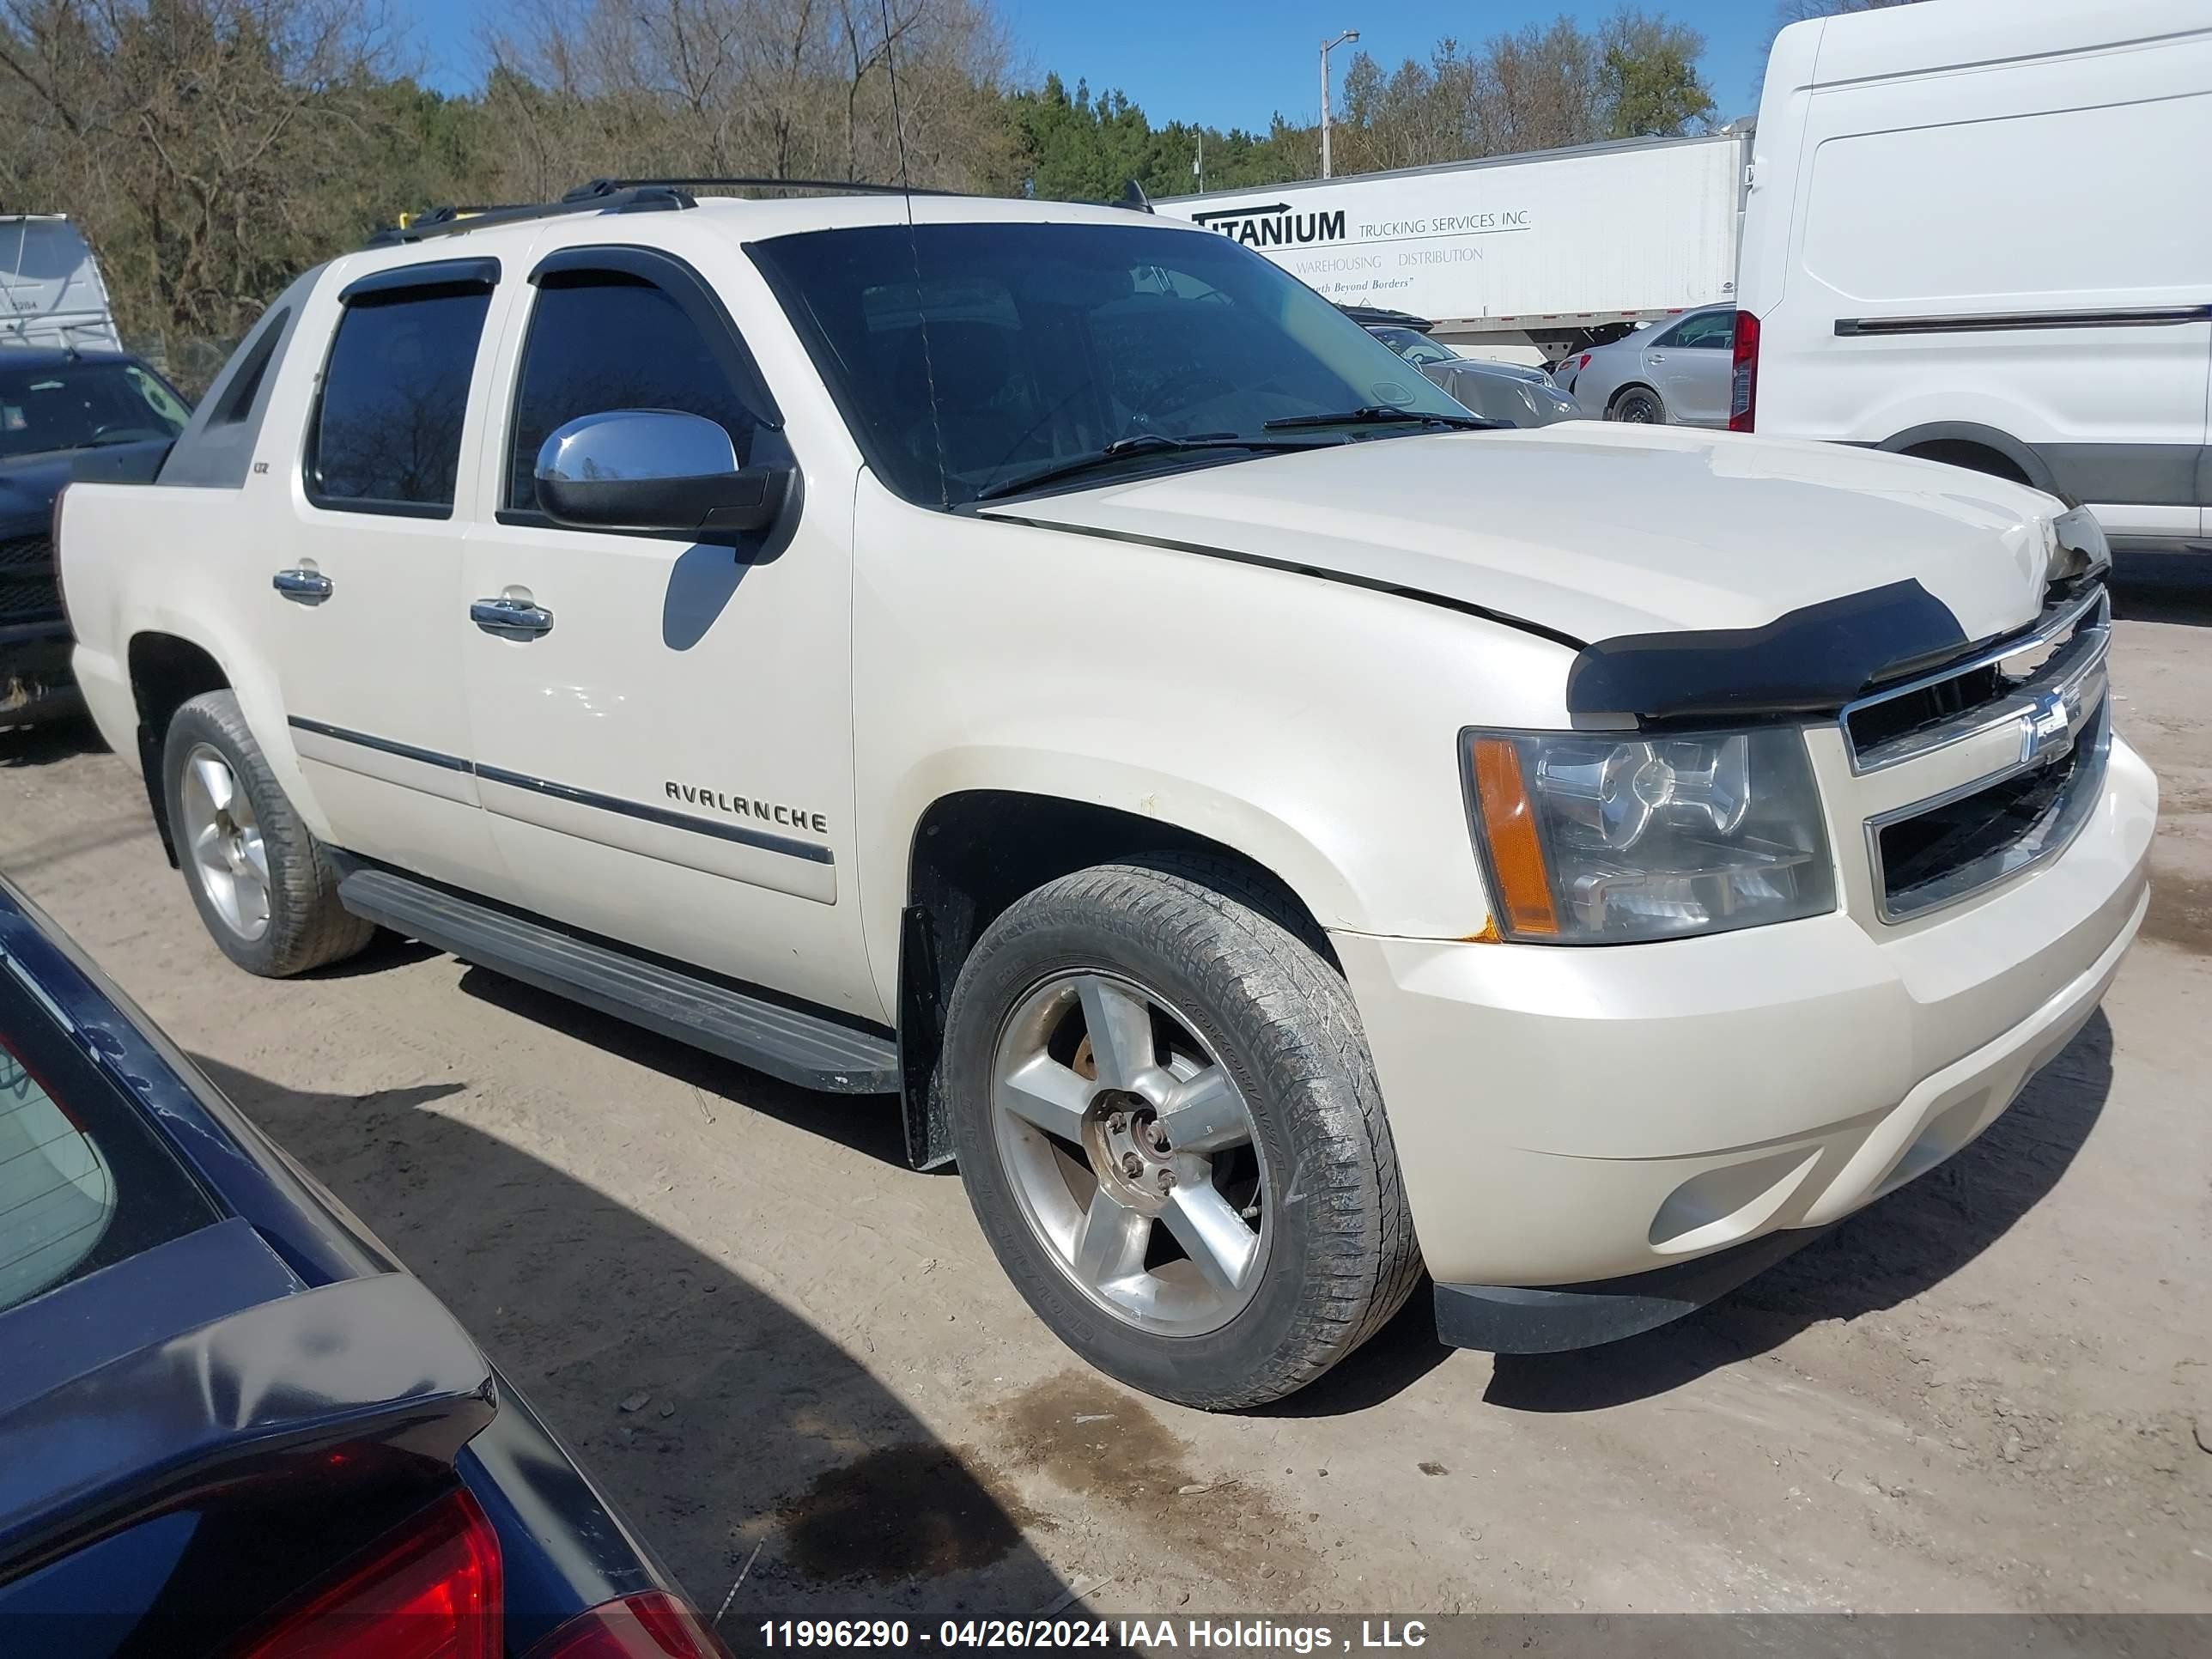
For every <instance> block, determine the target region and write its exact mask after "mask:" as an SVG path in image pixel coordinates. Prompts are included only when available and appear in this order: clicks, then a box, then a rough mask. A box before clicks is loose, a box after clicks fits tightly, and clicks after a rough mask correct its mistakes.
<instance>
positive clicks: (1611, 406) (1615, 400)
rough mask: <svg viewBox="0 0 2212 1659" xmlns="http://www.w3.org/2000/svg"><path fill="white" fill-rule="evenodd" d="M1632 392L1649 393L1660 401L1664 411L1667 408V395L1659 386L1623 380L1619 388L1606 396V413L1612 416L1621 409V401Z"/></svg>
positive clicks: (1647, 381)
mask: <svg viewBox="0 0 2212 1659" xmlns="http://www.w3.org/2000/svg"><path fill="white" fill-rule="evenodd" d="M1630 392H1647V393H1649V394H1650V396H1651V397H1653V398H1656V399H1657V400H1658V403H1659V407H1660V408H1661V409H1662V410H1664V409H1665V408H1666V407H1667V398H1666V394H1665V393H1664V392H1661V391H1660V390H1659V388H1658V387H1657V386H1654V385H1652V384H1651V382H1650V381H1649V380H1623V381H1622V382H1621V383H1620V385H1619V386H1615V387H1613V390H1612V391H1611V392H1608V393H1607V395H1606V400H1605V412H1606V413H1607V414H1608V415H1610V414H1612V413H1613V410H1616V409H1618V408H1620V400H1621V399H1622V398H1626V396H1628V394H1629V393H1630Z"/></svg>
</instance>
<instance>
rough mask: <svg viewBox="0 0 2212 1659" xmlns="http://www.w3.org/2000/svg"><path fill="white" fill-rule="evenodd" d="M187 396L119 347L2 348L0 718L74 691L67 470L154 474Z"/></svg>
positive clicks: (49, 706) (184, 412)
mask: <svg viewBox="0 0 2212 1659" xmlns="http://www.w3.org/2000/svg"><path fill="white" fill-rule="evenodd" d="M190 415H191V404H188V403H186V402H185V399H184V398H183V397H182V396H181V395H180V394H179V392H177V390H176V388H175V387H173V386H171V385H170V384H169V383H168V382H167V380H163V379H162V378H161V376H160V375H159V374H155V372H154V371H153V370H152V369H151V368H148V367H147V366H146V365H145V364H144V363H143V362H139V361H138V359H137V358H136V357H132V356H128V355H126V354H125V353H123V352H119V351H93V350H64V349H58V348H50V347H39V346H8V347H4V348H0V726H8V725H17V724H21V723H24V722H27V721H30V720H37V719H40V717H42V716H44V715H46V714H51V713H52V712H54V711H55V710H56V709H57V708H59V707H61V706H63V705H64V704H66V703H67V702H70V700H71V699H72V696H73V693H74V690H75V688H74V686H73V684H71V681H70V627H69V619H68V617H66V616H65V615H64V613H63V611H62V597H61V589H60V585H59V583H58V580H56V577H55V573H54V548H53V537H52V519H53V510H54V498H55V497H56V496H57V495H59V494H60V493H61V489H62V486H63V485H64V484H66V483H69V481H70V478H71V477H107V478H118V477H151V476H152V475H153V472H154V471H155V469H156V468H158V467H159V466H160V465H161V458H162V457H163V456H164V455H165V454H167V453H168V448H169V446H170V445H171V444H172V443H173V442H174V441H176V436H177V435H178V434H179V432H181V431H183V430H184V429H185V420H186V418H187V417H188V416H190Z"/></svg>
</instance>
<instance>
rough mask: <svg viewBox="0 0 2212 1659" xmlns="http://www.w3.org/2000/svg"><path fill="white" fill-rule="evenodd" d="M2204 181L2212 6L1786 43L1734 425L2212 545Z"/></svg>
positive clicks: (1933, 7) (2129, 531)
mask: <svg viewBox="0 0 2212 1659" xmlns="http://www.w3.org/2000/svg"><path fill="white" fill-rule="evenodd" d="M2208 157H2212V3H2208V0H2098V3H2094V4H2092V3H2086V0H1936V3H1932V4H1927V5H1917V6H1905V7H1899V8H1896V9H1887V10H1881V11H1874V12H1867V13H1861V14H1857V15H1850V16H1844V17H1832V18H1826V19H1823V20H1820V21H1814V22H1808V23H1800V24H1796V25H1795V26H1793V27H1790V28H1786V29H1784V30H1783V31H1782V33H1781V34H1780V35H1779V36H1778V38H1777V40H1776V41H1775V44H1774V52H1773V56H1772V57H1771V58H1770V59H1769V61H1768V64H1767V71H1766V87H1765V94H1764V96H1763V97H1762V99H1761V100H1760V103H1759V127H1758V133H1757V137H1756V138H1755V140H1754V142H1753V162H1752V184H1751V190H1750V194H1749V199H1748V202H1747V207H1746V210H1745V219H1744V237H1743V252H1742V262H1741V270H1740V274H1739V288H1738V300H1737V303H1738V305H1739V306H1740V307H1741V311H1742V315H1741V316H1740V318H1739V325H1738V328H1737V331H1736V336H1735V387H1734V399H1733V412H1732V416H1731V420H1730V424H1731V425H1732V426H1734V427H1735V428H1737V429H1738V430H1740V431H1748V430H1753V429H1756V430H1758V431H1759V432H1763V433H1771V434H1774V435H1779V436H1785V437H1807V438H1828V439H1840V440H1843V441H1849V442H1855V443H1863V444H1872V445H1876V446H1879V447H1881V448H1884V449H1891V450H1900V451H1903V452H1905V453H1910V454H1916V455H1924V456H1928V457H1930V458H1932V459H1938V460H1945V461H1951V462H1954V463H1956V464H1958V465H1963V466H1970V467H1973V468H1976V469H1978V470H1979V471H1985V472H1994V473H1996V474H1999V475H2001V476H2003V477H2012V478H2016V479H2020V480H2022V481H2024V482H2027V483H2032V484H2034V485H2037V486H2039V487H2040V488H2042V489H2048V490H2050V491H2051V492H2053V493H2054V494H2057V495H2063V496H2066V497H2068V498H2069V499H2070V500H2072V501H2076V502H2081V503H2086V504H2087V505H2089V506H2090V507H2092V509H2093V511H2094V513H2096V515H2097V517H2098V519H2099V520H2100V521H2101V522H2102V524H2103V526H2104V527H2105V530H2106V535H2107V537H2108V538H2110V539H2111V540H2112V542H2113V543H2114V544H2118V545H2120V546H2134V547H2163V548H2169V549H2171V548H2184V547H2190V546H2197V547H2206V546H2212V448H2208V447H2207V432H2206V418H2207V408H2206V404H2207V380H2208V374H2212V214H2208V213H2206V212H2205V211H2204V206H2203V185H2204V178H2205V171H2204V170H2205V167H2206V166H2207V164H2208V162H2207V158H2208ZM1746 319H1748V320H1746Z"/></svg>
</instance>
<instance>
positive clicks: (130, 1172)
mask: <svg viewBox="0 0 2212 1659" xmlns="http://www.w3.org/2000/svg"><path fill="white" fill-rule="evenodd" d="M140 1114H141V1109H140V1108H139V1107H138V1106H137V1103H134V1102H133V1101H132V1100H131V1097H129V1096H127V1095H125V1093H124V1092H123V1091H122V1090H121V1089H120V1088H119V1087H118V1086H117V1085H116V1084H115V1083H114V1082H113V1081H112V1079H109V1078H108V1077H107V1075H106V1073H103V1072H102V1071H100V1068H99V1067H98V1066H95V1065H94V1063H93V1062H92V1060H90V1059H89V1058H88V1057H87V1055H86V1054H85V1052H84V1050H83V1048H82V1047H80V1046H79V1043H78V1042H77V1040H76V1038H75V1037H74V1036H72V1035H71V1034H70V1031H69V1030H68V1029H67V1028H66V1027H65V1026H64V1025H63V1024H62V1023H61V1020H60V1018H59V1017H58V1015H57V1014H56V1013H55V1012H54V1011H53V1009H52V1007H51V1006H48V1004H47V1003H46V1000H45V999H44V998H43V997H41V996H40V995H39V994H36V993H35V992H33V990H32V989H31V987H30V986H29V984H28V983H27V981H25V980H24V979H23V978H22V977H21V973H20V970H19V969H17V967H16V964H15V963H14V962H13V961H12V960H10V959H8V958H6V957H0V1311H5V1310H7V1309H9V1308H12V1307H15V1305H17V1304H19V1303H23V1302H27V1301H29V1300H30V1299H31V1298H32V1297H35V1296H41V1295H44V1294H45V1293H46V1291H51V1290H52V1289H54V1288H55V1287H56V1286H58V1285H65V1284H68V1283H69V1282H70V1280H71V1279H81V1278H82V1277H83V1276H84V1275H85V1274H87V1273H93V1272H95V1271H97V1270H98V1269H100V1268H101V1267H106V1266H107V1265H108V1264H109V1263H110V1262H114V1261H123V1260H125V1258H126V1257H129V1256H132V1255H137V1253H138V1252H139V1251H141V1250H144V1249H150V1248H151V1247H153V1246H154V1245H155V1244H160V1243H165V1242H166V1241H167V1240H169V1239H172V1238H178V1237H182V1236H183V1235H185V1234H186V1233H189V1232H193V1231H197V1230H198V1229H199V1228H201V1227H204V1226H205V1225H208V1224H209V1223H210V1222H212V1221H214V1220H216V1219H217V1213H216V1209H215V1207H214V1206H213V1205H212V1204H210V1202H209V1201H208V1200H207V1198H206V1196H205V1195H204V1194H203V1193H202V1192H201V1191H200V1189H199V1187H198V1185H197V1183H196V1182H194V1181H193V1180H192V1178H191V1176H190V1175H189V1174H188V1173H187V1172H186V1170H185V1167H184V1165H183V1164H181V1163H180V1162H179V1160H178V1159H177V1158H176V1156H175V1154H174V1153H173V1152H171V1151H170V1150H169V1148H168V1146H167V1143H165V1142H164V1141H163V1140H162V1139H161V1137H160V1136H159V1135H158V1134H157V1133H155V1131H154V1129H153V1128H152V1127H150V1126H149V1124H148V1123H147V1122H146V1121H145V1119H144V1118H143V1116H142V1115H140Z"/></svg>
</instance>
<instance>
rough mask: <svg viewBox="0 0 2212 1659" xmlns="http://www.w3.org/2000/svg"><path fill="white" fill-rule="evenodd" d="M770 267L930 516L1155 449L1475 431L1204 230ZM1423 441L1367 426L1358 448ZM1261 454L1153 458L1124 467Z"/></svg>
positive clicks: (837, 240)
mask: <svg viewBox="0 0 2212 1659" xmlns="http://www.w3.org/2000/svg"><path fill="white" fill-rule="evenodd" d="M909 239H910V240H909ZM752 253H753V257H754V258H756V259H757V261H758V262H759V263H760V264H761V267H762V269H763V270H764V271H765V272H766V273H767V275H768V277H769V281H770V282H771V283H773V284H774V285H775V289H776V290H777V293H778V295H779V297H780V298H781V300H782V301H783V304H784V307H785V308H786V309H787V311H788V312H789V313H790V314H791V316H792V319H793V323H794V325H796V326H797V327H798V329H799V332H800V334H801V335H802V336H803V337H805V340H806V343H807V346H808V348H809V349H810V350H811V352H812V353H813V355H814V359H815V363H816V366H817V368H819V369H820V370H821V372H822V374H823V378H824V379H825V380H827V381H828V382H829V389H830V391H831V392H832V393H833V394H834V395H835V396H836V399H837V402H838V405H839V407H840V408H841V409H842V410H843V411H844V413H845V417H846V420H847V421H848V422H849V423H850V425H851V426H852V428H853V433H854V437H855V439H856V440H857V441H859V443H860V447H861V449H862V451H863V453H866V456H867V458H868V461H869V464H870V465H872V466H873V467H874V468H875V470H876V471H877V472H878V474H879V475H880V476H881V477H883V479H884V483H887V484H889V485H890V488H891V489H895V490H896V491H897V492H898V493H899V494H900V495H903V496H904V497H906V499H907V500H908V501H915V502H918V503H920V504H922V505H924V506H929V507H951V506H957V505H958V504H960V503H962V502H965V501H973V500H974V499H975V497H976V495H978V494H979V493H980V492H981V491H983V490H986V489H988V488H989V487H990V486H991V485H992V484H994V483H1002V482H1003V481H1005V480H1006V479H1008V478H1018V477H1022V476H1023V475H1025V474H1028V473H1031V472H1036V471H1040V470H1042V469H1044V468H1047V467H1049V466H1052V465H1054V464H1055V463H1058V462H1062V461H1072V460H1075V459H1079V458H1082V457H1085V456H1091V455H1096V454H1097V453H1098V452H1099V451H1101V450H1103V448H1104V447H1106V446H1107V445H1109V444H1111V443H1115V442H1117V441H1121V440H1123V439H1127V438H1132V437H1137V436H1139V435H1146V434H1152V435H1159V436H1164V437H1170V438H1190V437H1200V436H1205V437H1211V438H1219V437H1223V436H1237V437H1250V438H1253V439H1254V440H1255V441H1258V440H1259V439H1260V437H1261V434H1262V432H1263V430H1264V429H1265V428H1266V426H1267V422H1270V421H1276V422H1279V421H1282V420H1284V419H1285V418H1290V417H1296V416H1319V415H1334V414H1337V413H1350V412H1352V411H1357V410H1363V409H1364V410H1373V409H1376V408H1383V409H1404V410H1412V411H1416V412H1420V413H1431V414H1437V415H1443V416H1451V417H1455V418H1459V419H1465V418H1466V416H1467V411H1466V410H1464V409H1462V407H1461V406H1460V405H1459V404H1456V403H1455V402H1453V401H1452V400H1451V398H1449V397H1448V396H1446V395H1445V394H1444V393H1443V392H1441V391H1439V390H1437V388H1436V387H1435V386H1431V385H1430V384H1429V383H1428V382H1427V381H1426V380H1423V379H1422V378H1421V376H1420V375H1419V374H1418V373H1416V372H1414V371H1413V369H1411V368H1408V367H1407V365H1406V364H1405V363H1404V362H1401V360H1400V359H1399V358H1398V357H1396V356H1395V355H1393V354H1392V352H1391V351H1390V349H1389V348H1388V347H1387V346H1384V345H1383V343H1381V342H1379V341H1377V340H1376V339H1375V338H1374V337H1372V336H1370V334H1369V333H1368V332H1367V331H1366V330H1365V329H1364V328H1362V327H1360V326H1359V325H1358V324H1357V323H1355V322H1353V321H1352V320H1351V319H1349V318H1347V317H1346V316H1345V315H1344V314H1343V313H1341V312H1340V311H1338V310H1337V308H1336V307H1334V306H1333V305H1331V304H1329V302H1328V301H1326V300H1324V299H1322V297H1321V296H1320V295H1318V294H1316V293H1315V292H1314V291H1313V290H1312V289H1310V288H1307V287H1306V286H1305V285H1304V283H1300V282H1298V281H1297V279H1296V278H1295V277H1292V276H1289V275H1288V274H1287V273H1285V272H1284V271H1282V270H1279V269H1278V268H1277V267H1275V266H1274V265H1273V264H1269V263H1268V262H1267V260H1265V259H1263V258H1261V257H1260V256H1259V255H1258V254H1256V253H1254V252H1251V251H1250V250H1249V249H1247V248H1243V247H1240V246H1237V244H1236V243H1235V242H1232V241H1231V240H1229V239H1228V238H1227V237H1225V236H1218V235H1214V234H1210V233H1207V232H1204V231H1194V230H1177V229H1170V228H1166V227H1164V226H1158V225H1152V224H1146V223H1143V222H1139V221H1135V220H1133V222H1131V223H1129V224H1127V225H1085V224H1037V223H1021V224H960V225H918V226H915V227H913V228H911V229H909V228H908V227H907V226H905V225H878V226H868V227H866V228H857V229H849V230H825V231H811V232H807V233H805V234H800V235H796V236H785V237H779V238H776V239H774V240H769V241H765V242H761V243H757V244H755V245H754V246H753V248H752ZM917 272H918V273H919V277H918V279H917V276H916V273H917ZM1427 429H1430V428H1424V427H1423V426H1421V425H1420V424H1419V423H1418V422H1413V423H1408V424H1405V425H1378V424H1374V423H1372V422H1369V423H1365V424H1347V425H1346V428H1345V435H1347V436H1352V435H1357V436H1358V437H1362V438H1386V437H1390V436H1395V435H1401V434H1405V433H1419V432H1421V431H1424V430H1427ZM1323 435H1324V436H1326V435H1327V433H1326V432H1324V434H1323ZM1278 436H1279V435H1278ZM1252 453H1253V452H1249V451H1244V450H1239V449H1233V448H1232V449H1221V448H1218V447H1217V448H1207V449H1205V450H1200V451H1170V450H1168V449H1167V448H1166V447H1165V446H1156V445H1147V446H1144V447H1133V449H1132V451H1131V453H1128V454H1127V456H1126V458H1124V459H1122V460H1121V461H1120V463H1119V465H1121V467H1122V468H1123V469H1125V470H1127V471H1152V470H1158V469H1160V468H1165V467H1176V466H1194V465H1209V464H1218V463H1219V462H1220V461H1222V460H1223V459H1225V458H1226V459H1231V460H1235V459H1249V457H1250V455H1251V454H1252ZM1115 476H1117V475H1116V473H1115V471H1111V470H1109V471H1101V472H1097V473H1095V474H1092V475H1091V476H1089V477H1083V478H1081V479H1079V480H1070V481H1068V482H1067V483H1065V484H1063V485H1062V486H1060V487H1064V488H1071V489H1073V488H1080V487H1084V486H1085V485H1088V484H1091V483H1097V482H1102V481H1106V482H1110V481H1111V480H1112V479H1113V478H1114V477H1115Z"/></svg>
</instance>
